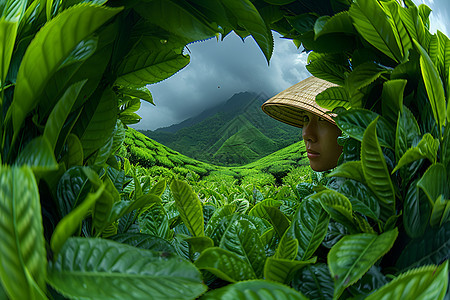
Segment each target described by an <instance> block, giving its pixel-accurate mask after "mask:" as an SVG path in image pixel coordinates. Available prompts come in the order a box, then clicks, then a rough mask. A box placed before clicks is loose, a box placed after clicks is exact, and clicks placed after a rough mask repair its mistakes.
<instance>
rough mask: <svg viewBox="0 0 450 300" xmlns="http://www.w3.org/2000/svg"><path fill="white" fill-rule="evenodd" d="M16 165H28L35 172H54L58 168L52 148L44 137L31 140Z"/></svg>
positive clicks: (21, 152)
mask: <svg viewBox="0 0 450 300" xmlns="http://www.w3.org/2000/svg"><path fill="white" fill-rule="evenodd" d="M15 165H17V166H21V165H27V166H29V167H30V168H31V169H32V170H33V171H34V172H37V173H40V172H46V171H54V170H56V169H57V168H58V163H57V162H56V158H55V155H54V154H53V150H52V146H51V145H50V143H49V142H48V140H47V139H46V138H45V137H44V136H38V137H36V138H34V139H33V140H31V141H30V142H29V143H28V144H27V145H26V146H25V148H23V150H22V151H20V154H19V156H18V157H17V159H16V161H15Z"/></svg>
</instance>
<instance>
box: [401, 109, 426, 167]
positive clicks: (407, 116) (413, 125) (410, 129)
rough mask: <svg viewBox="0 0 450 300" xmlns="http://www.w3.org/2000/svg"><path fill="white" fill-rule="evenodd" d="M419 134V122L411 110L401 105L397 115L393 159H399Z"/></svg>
mask: <svg viewBox="0 0 450 300" xmlns="http://www.w3.org/2000/svg"><path fill="white" fill-rule="evenodd" d="M418 136H420V128H419V124H417V121H416V118H415V117H414V115H413V114H412V112H411V111H410V110H409V109H408V108H407V107H406V106H403V109H402V110H401V111H400V114H399V115H398V121H397V129H396V132H395V159H396V161H399V160H400V158H401V157H402V156H403V154H405V152H406V151H407V150H408V149H409V148H410V147H411V146H412V144H413V142H414V140H415V139H416V137H418Z"/></svg>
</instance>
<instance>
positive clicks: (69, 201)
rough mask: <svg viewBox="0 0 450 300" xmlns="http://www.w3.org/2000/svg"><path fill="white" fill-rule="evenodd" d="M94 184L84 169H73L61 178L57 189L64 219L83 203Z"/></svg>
mask: <svg viewBox="0 0 450 300" xmlns="http://www.w3.org/2000/svg"><path fill="white" fill-rule="evenodd" d="M91 187H92V183H91V181H90V180H89V177H88V176H87V175H86V172H84V168H83V167H72V168H70V169H68V170H67V171H66V172H64V174H63V175H62V176H61V178H60V179H59V182H58V187H57V189H56V196H57V197H56V198H57V206H58V210H59V214H60V216H61V217H64V216H65V215H67V214H68V213H69V212H71V211H72V209H73V208H74V207H75V206H77V205H78V204H80V203H81V201H83V199H84V198H85V197H86V196H87V194H88V193H89V192H90V190H91Z"/></svg>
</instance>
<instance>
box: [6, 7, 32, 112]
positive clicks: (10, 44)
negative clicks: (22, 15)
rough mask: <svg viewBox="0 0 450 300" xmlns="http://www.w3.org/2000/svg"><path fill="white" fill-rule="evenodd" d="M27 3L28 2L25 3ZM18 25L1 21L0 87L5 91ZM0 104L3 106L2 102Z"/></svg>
mask: <svg viewBox="0 0 450 300" xmlns="http://www.w3.org/2000/svg"><path fill="white" fill-rule="evenodd" d="M24 2H25V3H26V1H24ZM17 28H18V23H17V22H10V21H7V20H5V19H1V20H0V43H1V44H2V47H1V49H0V87H1V88H2V89H3V86H4V85H5V78H6V75H7V74H8V69H9V64H10V62H11V56H12V53H13V50H14V43H15V41H16V34H17ZM0 104H2V103H1V102H0Z"/></svg>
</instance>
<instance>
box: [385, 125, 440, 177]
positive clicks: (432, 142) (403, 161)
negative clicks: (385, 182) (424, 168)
mask: <svg viewBox="0 0 450 300" xmlns="http://www.w3.org/2000/svg"><path fill="white" fill-rule="evenodd" d="M439 144H440V143H439V139H435V138H433V136H432V135H431V134H429V133H425V134H424V136H423V137H422V139H421V140H420V142H419V144H418V145H417V146H416V147H413V148H409V149H408V150H406V152H405V153H404V154H403V156H402V157H400V160H399V161H398V163H397V165H396V166H395V168H394V170H392V172H391V173H392V174H393V173H394V172H395V171H397V170H398V169H400V168H401V167H403V166H405V165H407V164H410V163H412V162H414V161H416V160H419V159H425V158H428V159H429V160H430V162H431V163H436V159H437V152H438V150H439Z"/></svg>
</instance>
